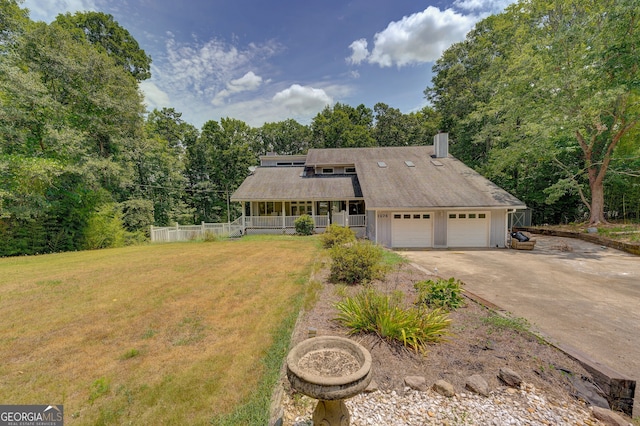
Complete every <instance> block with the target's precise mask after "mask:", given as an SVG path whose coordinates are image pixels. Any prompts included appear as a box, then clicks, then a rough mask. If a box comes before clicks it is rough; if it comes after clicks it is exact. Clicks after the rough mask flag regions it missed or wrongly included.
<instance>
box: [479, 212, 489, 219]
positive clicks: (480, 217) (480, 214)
mask: <svg viewBox="0 0 640 426" xmlns="http://www.w3.org/2000/svg"><path fill="white" fill-rule="evenodd" d="M486 217H487V215H486V214H484V213H479V214H478V219H486Z"/></svg>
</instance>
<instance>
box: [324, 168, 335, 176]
mask: <svg viewBox="0 0 640 426" xmlns="http://www.w3.org/2000/svg"><path fill="white" fill-rule="evenodd" d="M322 174H323V175H332V174H333V168H332V167H327V168H323V169H322Z"/></svg>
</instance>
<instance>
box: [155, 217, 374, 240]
mask: <svg viewBox="0 0 640 426" xmlns="http://www.w3.org/2000/svg"><path fill="white" fill-rule="evenodd" d="M299 217H300V216H245V217H244V223H243V217H242V216H241V217H239V218H238V219H236V220H234V221H233V222H231V223H204V222H203V223H201V224H200V225H179V224H177V223H176V225H175V226H167V227H157V226H152V227H151V242H152V243H159V242H165V243H166V242H175V241H191V240H196V239H199V238H204V237H205V236H206V235H207V234H213V235H216V236H220V237H240V236H242V235H243V234H245V233H246V232H247V230H251V231H252V232H253V233H258V234H260V233H284V234H294V233H295V232H296V230H295V221H296V219H298V218H299ZM312 217H313V221H314V223H315V228H316V231H317V232H323V230H324V228H326V227H327V226H329V223H330V221H329V216H327V215H324V216H312ZM333 223H335V224H338V225H342V226H349V227H351V228H360V227H362V228H363V227H364V226H365V215H363V214H360V215H347V214H346V213H345V214H339V213H338V214H334V215H333Z"/></svg>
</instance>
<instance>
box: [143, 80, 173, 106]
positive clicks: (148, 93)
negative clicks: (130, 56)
mask: <svg viewBox="0 0 640 426" xmlns="http://www.w3.org/2000/svg"><path fill="white" fill-rule="evenodd" d="M140 90H142V93H144V100H145V103H146V104H147V109H148V110H150V111H151V110H153V109H156V108H157V109H161V108H164V107H170V106H171V100H170V99H169V95H168V94H167V93H165V92H163V91H162V90H160V88H159V87H158V86H156V85H155V83H153V82H151V81H149V80H145V81H142V82H140Z"/></svg>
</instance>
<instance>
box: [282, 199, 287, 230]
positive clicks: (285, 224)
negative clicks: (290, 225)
mask: <svg viewBox="0 0 640 426" xmlns="http://www.w3.org/2000/svg"><path fill="white" fill-rule="evenodd" d="M286 227H287V216H286V210H285V208H284V201H282V229H284V228H286Z"/></svg>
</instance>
